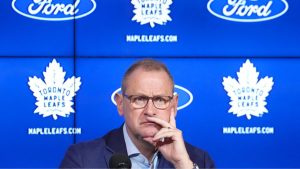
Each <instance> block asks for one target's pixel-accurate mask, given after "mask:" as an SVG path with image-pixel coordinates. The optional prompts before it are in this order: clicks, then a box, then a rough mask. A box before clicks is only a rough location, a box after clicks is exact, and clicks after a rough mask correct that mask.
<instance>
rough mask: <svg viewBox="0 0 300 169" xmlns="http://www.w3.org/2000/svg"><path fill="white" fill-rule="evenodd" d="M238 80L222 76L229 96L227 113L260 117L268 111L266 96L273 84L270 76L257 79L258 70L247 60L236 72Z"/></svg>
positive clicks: (248, 117) (249, 117)
mask: <svg viewBox="0 0 300 169" xmlns="http://www.w3.org/2000/svg"><path fill="white" fill-rule="evenodd" d="M237 75H238V81H237V80H236V79H233V78H231V77H230V76H228V77H227V78H226V77H224V78H223V83H222V84H223V86H224V89H225V90H226V91H227V95H228V96H229V97H230V98H231V102H230V105H231V108H230V109H229V110H228V112H229V113H233V114H236V115H237V116H238V117H240V116H244V115H245V116H246V117H247V119H248V120H250V119H251V116H256V117H260V116H262V115H263V114H264V113H268V110H267V109H266V107H265V106H266V105H267V102H266V97H267V96H268V95H269V92H270V91H271V89H272V86H273V84H274V82H273V78H272V77H270V78H269V77H268V76H267V77H264V78H262V79H260V80H259V81H258V76H259V72H256V68H255V67H254V66H253V64H252V63H251V62H250V61H249V60H247V61H246V62H245V63H244V64H243V66H242V67H241V68H240V72H238V73H237Z"/></svg>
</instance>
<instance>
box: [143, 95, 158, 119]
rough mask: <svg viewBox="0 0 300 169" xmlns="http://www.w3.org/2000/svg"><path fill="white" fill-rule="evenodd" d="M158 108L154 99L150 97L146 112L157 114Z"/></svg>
mask: <svg viewBox="0 0 300 169" xmlns="http://www.w3.org/2000/svg"><path fill="white" fill-rule="evenodd" d="M156 111H157V109H156V108H155V107H154V105H153V102H152V99H149V101H148V104H147V105H146V107H145V109H144V113H145V115H147V116H155V115H156Z"/></svg>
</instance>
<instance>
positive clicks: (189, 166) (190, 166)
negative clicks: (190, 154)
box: [175, 160, 194, 169]
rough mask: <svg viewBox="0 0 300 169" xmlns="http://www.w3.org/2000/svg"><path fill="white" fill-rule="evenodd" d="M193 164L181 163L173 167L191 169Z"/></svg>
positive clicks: (189, 162)
mask: <svg viewBox="0 0 300 169" xmlns="http://www.w3.org/2000/svg"><path fill="white" fill-rule="evenodd" d="M193 167H194V163H193V162H192V161H191V160H188V161H186V162H181V163H180V164H177V165H175V168H176V169H189V168H190V169H193Z"/></svg>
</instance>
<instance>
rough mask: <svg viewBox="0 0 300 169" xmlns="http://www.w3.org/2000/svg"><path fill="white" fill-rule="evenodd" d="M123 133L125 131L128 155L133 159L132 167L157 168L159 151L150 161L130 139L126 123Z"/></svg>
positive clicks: (135, 168) (133, 168)
mask: <svg viewBox="0 0 300 169" xmlns="http://www.w3.org/2000/svg"><path fill="white" fill-rule="evenodd" d="M123 133H124V139H125V144H126V149H127V153H128V157H129V158H130V161H131V168H132V169H157V164H158V156H157V153H158V151H156V152H155V154H154V155H153V157H152V159H151V161H148V159H147V158H146V157H145V156H144V155H143V154H141V152H140V151H139V150H138V149H137V148H136V146H135V145H134V144H133V142H132V140H131V139H130V137H129V135H128V132H127V127H126V124H124V125H123Z"/></svg>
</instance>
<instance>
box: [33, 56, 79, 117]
mask: <svg viewBox="0 0 300 169" xmlns="http://www.w3.org/2000/svg"><path fill="white" fill-rule="evenodd" d="M43 75H44V77H45V82H44V81H43V80H42V79H40V78H37V77H36V76H34V77H29V82H28V85H29V86H30V90H31V91H32V92H33V95H34V96H35V97H36V99H37V102H36V103H35V105H37V108H36V109H35V111H34V113H39V114H40V115H43V117H48V116H52V117H53V119H54V120H57V118H58V116H61V117H67V116H68V115H70V113H75V111H74V109H73V108H72V105H73V104H74V103H73V101H72V100H73V97H74V96H75V92H77V91H78V90H79V87H80V85H81V82H80V77H78V78H75V77H74V76H73V77H71V78H68V79H67V80H66V81H65V75H66V72H64V71H63V68H62V67H61V66H60V64H59V63H57V62H56V60H55V59H53V61H52V62H51V63H50V64H49V66H48V67H47V68H46V72H43Z"/></svg>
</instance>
